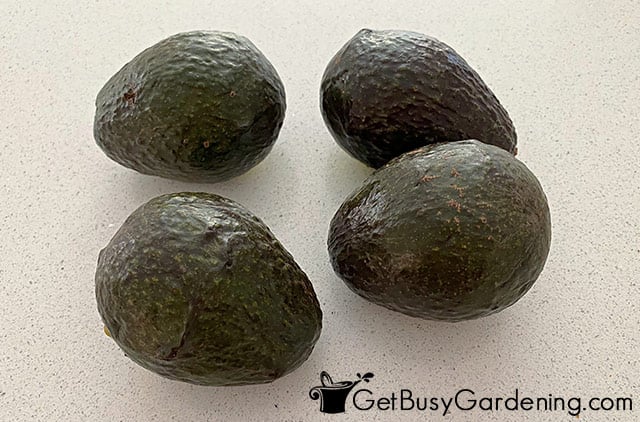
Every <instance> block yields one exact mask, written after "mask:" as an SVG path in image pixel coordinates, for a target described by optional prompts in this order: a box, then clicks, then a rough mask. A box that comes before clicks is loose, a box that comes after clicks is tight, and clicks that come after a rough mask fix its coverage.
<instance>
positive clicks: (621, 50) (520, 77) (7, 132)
mask: <svg viewBox="0 0 640 422" xmlns="http://www.w3.org/2000/svg"><path fill="white" fill-rule="evenodd" d="M109 3H111V4H109ZM319 3H320V2H310V1H304V2H301V1H286V2H285V1H282V2H248V1H242V2H240V1H238V2H227V3H222V2H217V3H216V2H197V1H194V2H181V1H177V2H166V3H164V4H160V3H159V2H151V1H138V2H134V1H129V2H124V1H121V2H102V1H100V2H75V1H56V2H50V3H47V4H46V5H44V3H42V4H43V5H40V2H26V1H25V2H7V1H5V2H2V3H0V17H1V18H0V19H1V21H2V26H1V29H0V142H1V144H0V145H1V147H0V176H1V178H0V186H1V193H2V196H1V199H2V203H1V205H0V222H1V224H0V305H1V306H0V344H1V345H2V346H1V348H0V420H1V421H27V420H46V421H156V420H158V421H168V420H173V421H218V420H220V421H258V420H261V421H262V420H264V421H267V420H268V421H282V420H291V421H294V420H295V421H297V420H301V421H302V420H304V421H308V420H320V421H323V420H326V421H328V420H331V421H334V420H335V421H338V420H339V421H351V420H353V421H356V420H389V421H390V420H408V421H413V420H418V419H419V418H421V420H430V421H439V420H443V421H444V420H447V421H463V420H473V421H485V420H494V421H506V420H509V421H511V420H514V421H516V420H517V421H520V420H523V421H551V420H553V421H565V420H566V421H571V420H576V419H575V418H574V417H572V416H569V415H568V414H567V412H566V411H564V412H563V411H557V412H542V413H541V412H536V411H528V412H525V411H519V412H509V411H498V412H488V411H479V410H474V411H470V412H463V411H458V410H454V411H452V413H451V414H450V415H448V416H447V417H442V416H441V412H440V413H439V412H422V413H420V412H416V411H415V410H414V411H400V410H397V409H396V410H395V411H391V410H389V411H380V410H369V411H362V410H358V409H357V408H355V407H354V404H353V403H352V402H347V409H346V413H344V414H342V415H334V416H330V415H324V414H322V413H320V412H319V403H318V402H317V401H312V400H311V399H310V398H309V396H308V393H309V390H310V389H311V388H312V387H314V386H316V385H319V383H320V378H319V376H320V375H319V374H320V371H322V370H325V371H328V372H329V373H330V374H331V375H332V376H333V378H334V380H343V379H344V380H354V379H355V377H356V373H357V372H360V373H364V372H373V373H374V374H375V377H374V378H373V379H372V380H371V382H370V383H368V384H366V388H367V389H369V390H370V391H371V392H372V395H373V397H375V398H380V397H390V395H391V393H392V392H396V394H398V392H399V391H400V390H401V389H411V391H412V392H413V394H414V396H417V395H418V396H421V397H425V396H427V397H439V396H448V395H453V394H455V393H456V391H458V390H460V389H463V388H469V389H472V390H474V391H476V393H477V398H480V397H481V396H486V395H489V396H493V397H495V396H504V397H508V396H509V395H513V394H514V391H515V389H516V388H517V389H519V392H520V395H521V396H522V395H528V396H533V397H540V396H541V397H548V395H549V394H552V395H553V396H562V395H564V397H566V398H567V399H568V398H570V397H573V396H579V397H582V398H583V401H582V404H583V405H584V406H586V405H587V403H586V401H585V400H586V398H590V397H626V396H630V397H632V398H634V403H633V405H634V410H633V411H626V412H624V411H617V412H603V411H588V410H585V411H584V412H583V413H582V415H581V416H580V420H581V421H590V422H591V421H636V420H640V395H639V394H638V393H639V387H640V360H639V359H640V308H639V303H640V286H639V284H638V282H639V281H638V274H640V240H639V239H640V223H639V221H640V218H639V217H640V211H639V209H640V173H639V171H638V159H639V158H640V117H639V116H640V114H639V112H638V105H639V104H640V80H639V76H638V75H639V74H640V55H639V54H638V48H639V47H640V4H639V3H638V2H635V1H616V2H583V1H573V0H567V1H546V0H545V1H539V2H524V1H518V2H516V1H510V2H498V1H473V2H451V1H429V2H425V1H407V2H402V3H403V5H402V6H399V4H400V3H398V2H384V1H351V2H348V3H347V2H343V4H338V2H330V3H331V5H322V4H319ZM327 3H329V2H327ZM362 27H369V28H374V29H385V28H396V29H408V30H414V31H418V32H423V33H426V34H428V35H431V36H434V37H436V38H438V39H440V40H442V41H444V42H445V43H447V44H449V45H451V46H452V47H453V48H454V49H456V50H457V51H458V53H460V54H461V55H462V56H463V57H464V58H465V59H466V60H467V61H468V62H469V63H470V64H471V65H472V66H473V67H474V68H475V69H476V70H477V71H478V73H479V74H480V75H481V76H482V78H483V79H484V80H485V82H486V83H487V84H488V85H489V86H490V87H491V88H492V90H493V91H494V93H495V94H496V95H497V97H498V98H499V99H500V101H501V102H502V104H503V105H504V106H505V108H506V109H507V110H508V112H509V114H510V115H511V117H512V119H513V121H514V123H515V126H516V128H517V132H518V135H519V139H518V147H519V154H518V157H519V158H520V159H521V160H522V161H524V162H525V163H526V164H527V166H529V168H530V169H531V170H532V171H533V172H534V173H535V174H536V175H537V176H538V178H539V179H540V181H541V183H542V185H543V187H544V188H545V191H546V193H547V196H548V199H549V203H550V207H551V214H552V221H553V241H552V247H551V253H550V255H549V259H548V261H547V265H546V267H545V269H544V271H543V273H542V275H541V276H540V278H539V280H538V281H537V283H536V284H535V286H534V287H533V289H532V290H531V291H530V292H529V293H528V294H527V295H526V296H525V297H524V298H523V299H522V300H521V301H520V302H518V303H517V304H516V305H514V306H512V307H511V308H509V309H507V310H506V311H504V312H502V313H499V314H497V315H494V316H491V317H488V318H484V319H480V320H476V321H472V322H465V323H458V324H447V323H437V322H429V321H422V320H418V319H413V318H409V317H406V316H403V315H401V314H398V313H394V312H391V311H388V310H386V309H383V308H381V307H378V306H375V305H373V304H370V303H368V302H366V301H365V300H363V299H361V298H360V297H358V296H356V295H355V294H353V293H351V291H350V290H348V289H347V288H346V286H345V285H344V284H343V283H342V282H341V281H340V280H339V279H338V277H337V276H336V275H335V274H334V273H333V271H332V269H331V266H330V264H329V259H328V255H327V250H326V236H327V229H328V224H329V221H330V219H331V217H332V215H333V213H334V212H335V211H336V209H337V208H338V206H339V205H340V203H341V202H342V200H343V199H344V198H345V197H346V195H347V194H348V193H349V192H350V191H352V190H353V189H354V188H355V187H356V186H358V185H359V183H360V182H361V181H362V180H363V179H364V178H365V177H366V176H367V175H368V174H369V173H370V170H369V169H367V168H365V167H364V166H363V165H362V164H360V163H358V162H357V161H356V160H354V159H352V158H350V157H349V156H348V155H347V154H346V153H344V152H343V151H342V150H340V149H339V148H338V146H337V145H336V144H335V143H334V141H333V140H332V138H331V136H330V135H329V133H328V131H327V130H326V128H325V126H324V123H323V121H322V118H321V115H320V111H319V105H318V97H319V83H320V78H321V75H322V72H323V70H324V67H325V66H326V64H327V62H328V61H329V59H330V58H331V57H332V56H333V54H334V53H335V52H336V51H337V50H338V49H339V48H340V47H341V46H342V45H343V44H344V43H345V42H346V41H347V40H348V39H349V38H350V37H352V36H353V35H354V34H355V33H356V32H357V31H358V30H359V29H360V28H362ZM192 29H219V30H229V31H234V32H237V33H239V34H243V35H245V36H247V37H249V38H250V39H251V40H252V41H253V42H254V43H255V44H256V45H257V46H258V47H259V48H260V49H261V50H262V52H263V53H264V54H265V55H266V56H267V57H268V58H269V60H270V61H271V62H272V63H273V65H274V66H275V67H276V69H277V70H278V72H279V74H280V76H281V78H282V79H283V82H284V84H285V87H286V93H287V103H288V104H287V115H286V119H285V123H284V127H283V129H282V132H281V134H280V137H279V139H278V141H277V143H276V145H275V147H274V149H273V151H272V153H271V154H270V155H269V156H268V157H267V159H266V160H265V161H263V162H262V163H261V164H260V165H259V166H257V167H256V168H254V169H253V170H251V171H250V172H249V173H247V174H245V175H243V176H241V177H238V178H236V179H234V180H231V181H229V182H226V183H221V184H216V185H198V184H187V183H180V182H174V181H170V180H163V179H159V178H154V177H148V176H143V175H140V174H137V173H135V172H133V171H131V170H127V169H125V168H123V167H121V166H119V165H117V164H115V163H114V162H112V161H110V160H109V159H108V158H107V157H106V156H105V155H104V154H103V153H102V152H101V151H100V149H99V148H98V147H97V146H96V145H95V143H94V140H93V135H92V123H93V115H94V111H95V108H94V99H95V96H96V94H97V92H98V90H99V89H100V88H101V87H102V85H103V84H104V83H105V82H106V80H107V79H108V78H109V77H110V76H111V75H112V74H113V73H115V72H116V71H117V70H118V69H119V68H120V67H121V66H122V65H123V64H124V63H126V62H127V61H128V60H130V59H131V58H132V57H133V56H135V55H136V54H137V53H138V52H140V51H141V50H142V49H144V48H146V47H148V46H150V45H152V44H154V43H155V42H157V41H159V40H161V39H163V38H165V37H167V36H169V35H171V34H174V33H176V32H181V31H186V30H192ZM184 190H203V191H208V192H214V193H217V194H221V195H224V196H227V197H229V198H231V199H234V200H236V201H238V202H240V203H242V204H243V205H245V206H246V207H247V208H249V209H250V210H252V211H253V212H254V213H256V214H257V215H258V216H259V217H261V218H262V219H263V220H264V221H265V222H266V223H267V224H268V225H269V227H270V228H271V229H272V231H273V232H274V233H275V235H276V236H277V237H278V238H279V239H280V240H281V242H282V243H283V244H284V245H285V247H286V248H287V249H288V250H289V251H290V252H291V253H292V254H293V256H294V257H295V258H296V260H297V262H298V263H299V264H300V266H301V267H302V268H303V269H304V270H305V271H306V272H307V274H308V275H309V278H310V279H311V281H312V282H313V284H314V286H315V289H316V292H317V294H318V297H319V300H320V302H321V305H322V309H323V312H324V328H323V332H322V335H321V337H320V340H319V342H318V344H317V345H316V348H315V350H314V352H313V354H312V355H311V357H310V359H309V360H308V361H307V362H306V363H305V364H304V365H303V366H302V367H300V368H299V369H298V370H296V371H295V372H294V373H292V374H290V375H288V376H286V377H284V378H282V379H280V380H278V381H276V382H274V383H273V384H270V385H261V386H251V387H233V388H211V387H198V386H193V385H189V384H185V383H179V382H174V381H169V380H165V379H163V378H161V377H159V376H157V375H155V374H153V373H151V372H148V371H146V370H144V369H142V368H141V367H139V366H137V365H135V364H134V363H133V362H132V361H130V360H129V359H127V358H125V357H124V356H123V353H122V352H121V351H120V350H119V349H118V348H117V346H116V345H115V343H114V342H113V341H111V340H110V339H109V338H108V337H106V336H105V335H104V334H103V332H102V323H101V321H100V317H99V315H98V312H97V310H96V304H95V298H94V281H93V276H94V271H95V265H96V260H97V255H98V251H99V250H100V249H101V248H102V247H104V246H105V245H106V244H107V242H108V241H109V239H110V238H111V236H112V235H113V234H114V233H115V231H116V230H117V228H118V227H119V226H120V224H122V222H123V221H124V219H125V218H126V217H127V216H128V215H129V213H130V212H132V211H133V210H134V209H135V208H137V207H138V206H139V205H140V204H142V203H143V202H145V201H147V200H148V199H150V198H152V197H154V196H156V195H159V194H162V193H168V192H177V191H184ZM362 384H363V385H364V383H362ZM359 387H360V386H359ZM360 397H365V396H364V395H362V396H360Z"/></svg>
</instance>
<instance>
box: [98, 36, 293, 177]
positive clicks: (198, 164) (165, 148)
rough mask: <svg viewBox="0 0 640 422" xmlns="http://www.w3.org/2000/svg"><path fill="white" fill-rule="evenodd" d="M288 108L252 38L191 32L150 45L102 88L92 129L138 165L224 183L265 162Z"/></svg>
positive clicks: (117, 157)
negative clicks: (250, 39)
mask: <svg viewBox="0 0 640 422" xmlns="http://www.w3.org/2000/svg"><path fill="white" fill-rule="evenodd" d="M285 109H286V103H285V92H284V86H283V85H282V81H281V80H280V78H279V76H278V74H277V73H276V70H275V69H274V68H273V66H272V65H271V63H269V61H268V60H267V59H266V57H265V56H264V55H263V54H262V53H261V52H260V51H259V50H258V49H257V48H256V47H255V46H254V45H253V44H252V43H251V41H249V40H248V39H247V38H245V37H243V36H240V35H236V34H233V33H229V32H216V31H193V32H185V33H180V34H177V35H174V36H171V37H169V38H167V39H165V40H163V41H160V42H159V43H157V44H155V45H153V46H152V47H149V48H148V49H146V50H144V51H143V52H142V53H140V54H139V55H137V56H136V57H135V58H134V59H133V60H131V61H130V62H129V63H127V64H126V65H125V66H124V67H123V68H122V69H120V70H119V71H118V72H117V73H116V74H115V75H113V77H111V79H109V81H108V82H107V83H106V84H105V86H104V87H103V88H102V89H101V90H100V92H99V93H98V97H97V99H96V115H95V121H94V137H95V140H96V142H97V143H98V145H99V146H100V148H102V150H103V151H104V152H105V153H106V154H107V156H109V158H111V159H112V160H114V161H116V162H118V163H120V164H122V165H123V166H125V167H128V168H131V169H134V170H137V171H138V172H140V173H144V174H149V175H155V176H161V177H166V178H170V179H178V180H183V181H189V182H210V183H213V182H220V181H223V180H227V179H229V178H232V177H234V176H238V175H240V174H242V173H244V172H246V171H248V170H249V169H250V168H252V167H253V166H255V165H256V164H258V163H259V162H260V161H262V160H263V159H264V158H265V157H266V156H267V154H268V153H269V151H270V150H271V148H272V146H273V144H274V142H275V141H276V138H277V137H278V133H279V132H280V128H281V127H282V123H283V120H284V114H285Z"/></svg>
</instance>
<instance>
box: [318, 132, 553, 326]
mask: <svg viewBox="0 0 640 422" xmlns="http://www.w3.org/2000/svg"><path fill="white" fill-rule="evenodd" d="M550 241H551V221H550V215H549V207H548V205H547V199H546V196H545V194H544V192H543V190H542V188H541V186H540V183H539V182H538V180H537V179H536V177H535V176H534V175H533V174H532V173H531V172H530V171H529V170H528V169H527V167H526V166H525V165H524V164H522V162H520V161H519V160H517V159H516V158H514V157H513V156H512V155H511V154H509V153H508V152H506V151H504V150H503V149H500V148H498V147H495V146H491V145H487V144H484V143H481V142H478V141H475V140H471V141H469V140H467V141H460V142H451V143H442V144H437V145H428V146H425V147H423V148H420V149H418V150H415V151H411V152H408V153H406V154H404V155H401V156H400V157H398V158H396V159H394V160H392V161H391V162H389V163H388V164H387V165H385V166H383V167H382V168H380V169H378V170H377V171H375V172H374V173H373V174H372V175H371V176H370V177H369V178H368V179H367V180H366V181H365V182H364V184H363V185H362V187H360V188H359V189H358V190H356V191H355V192H354V193H353V194H352V195H351V196H350V197H349V198H348V199H347V200H346V201H345V202H344V203H343V204H342V206H341V207H340V209H339V210H338V212H337V213H336V214H335V216H334V217H333V220H332V221H331V226H330V229H329V241H328V244H329V255H330V257H331V263H332V265H333V268H334V269H335V271H336V273H337V274H338V275H339V276H340V277H341V278H342V279H343V280H344V282H345V283H346V284H347V286H348V287H349V288H350V289H351V290H353V291H355V292H356V293H358V294H359V295H361V296H363V297H364V298H366V299H368V300H370V301H372V302H374V303H377V304H379V305H382V306H385V307H387V308H389V309H392V310H395V311H399V312H402V313H405V314H407V315H411V316H415V317H420V318H425V319H435V320H445V321H460V320H467V319H473V318H478V317H482V316H486V315H490V314H492V313H494V312H498V311H501V310H503V309H505V308H507V307H508V306H510V305H512V304H513V303H515V302H516V301H517V300H518V299H520V298H521V297H522V296H523V295H524V294H525V293H526V292H527V291H528V290H529V289H530V288H531V286H532V285H533V283H534V282H535V281H536V279H537V278H538V275H539V274H540V272H541V271H542V268H543V266H544V264H545V261H546V259H547V255H548V253H549V246H550Z"/></svg>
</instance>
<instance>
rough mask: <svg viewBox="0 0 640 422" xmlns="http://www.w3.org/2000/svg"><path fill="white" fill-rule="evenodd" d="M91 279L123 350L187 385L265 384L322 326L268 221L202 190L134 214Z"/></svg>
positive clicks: (299, 355) (303, 279)
mask: <svg viewBox="0 0 640 422" xmlns="http://www.w3.org/2000/svg"><path fill="white" fill-rule="evenodd" d="M95 283H96V299H97V303H98V311H99V313H100V315H101V317H102V320H103V322H104V325H105V332H106V333H108V334H109V335H110V337H112V338H113V340H115V342H116V344H117V345H118V346H119V347H120V348H121V349H122V350H123V351H124V352H125V354H126V355H127V356H128V357H129V358H131V359H132V360H133V361H134V362H136V363H138V364H139V365H141V366H143V367H144V368H146V369H148V370H150V371H153V372H155V373H157V374H160V375H162V376H164V377H167V378H171V379H174V380H180V381H185V382H189V383H193V384H202V385H214V386H221V385H243V384H257V383H266V382H271V381H273V380H275V379H276V378H279V377H282V376H283V375H285V374H287V373H289V372H291V371H293V370H294V369H296V368H297V367H298V366H300V365H301V364H302V363H303V362H304V361H305V360H306V359H307V357H308V356H309V354H310V353H311V351H312V349H313V346H314V344H315V343H316V341H317V340H318V337H319V335H320V330H321V328H322V312H321V310H320V306H319V304H318V300H317V299H316V295H315V292H314V290H313V286H312V285H311V283H310V281H309V279H308V278H307V276H306V275H305V273H304V272H303V271H302V270H301V269H300V267H299V266H298V265H297V264H296V263H295V261H294V260H293V258H292V257H291V255H290V254H289V253H288V252H287V251H286V250H285V249H284V247H283V246H282V245H281V244H280V243H279V242H278V240H277V239H276V238H275V237H274V235H273V234H272V233H271V231H269V229H268V228H267V226H265V224H264V223H263V222H262V221H260V220H259V219H258V218H257V217H255V216H254V215H253V214H251V213H250V212H249V211H248V210H246V209H245V208H243V207H242V206H241V205H239V204H237V203H235V202H233V201H231V200H229V199H226V198H223V197H220V196H217V195H213V194H208V193H174V194H169V195H163V196H159V197H157V198H154V199H151V200H150V201H149V202H147V203H146V204H144V205H142V206H141V207H140V208H138V209H137V210H136V211H134V212H133V213H132V214H131V215H130V216H129V217H128V218H127V220H126V221H125V222H124V224H123V225H122V227H121V228H120V229H119V230H118V232H117V233H116V234H115V236H114V237H113V239H111V241H110V242H109V244H108V245H107V246H106V247H105V248H104V249H103V250H102V251H101V252H100V255H99V258H98V266H97V270H96V275H95Z"/></svg>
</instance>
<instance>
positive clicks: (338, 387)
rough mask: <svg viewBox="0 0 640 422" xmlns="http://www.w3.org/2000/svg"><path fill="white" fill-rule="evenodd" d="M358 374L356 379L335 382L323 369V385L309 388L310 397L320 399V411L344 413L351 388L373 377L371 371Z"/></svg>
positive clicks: (321, 375) (321, 374)
mask: <svg viewBox="0 0 640 422" xmlns="http://www.w3.org/2000/svg"><path fill="white" fill-rule="evenodd" d="M356 375H358V379H357V380H356V381H340V382H333V380H332V379H331V376H330V375H329V374H328V373H327V372H326V371H322V372H320V382H321V383H322V385H318V386H316V387H313V388H312V389H311V390H309V397H311V400H318V399H320V411H321V412H322V413H344V405H345V403H346V401H347V397H348V396H349V393H350V392H351V390H353V388H354V387H355V386H356V385H358V384H359V383H360V381H364V382H369V380H370V379H371V378H373V374H372V373H371V372H367V373H366V374H364V375H360V374H356Z"/></svg>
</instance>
